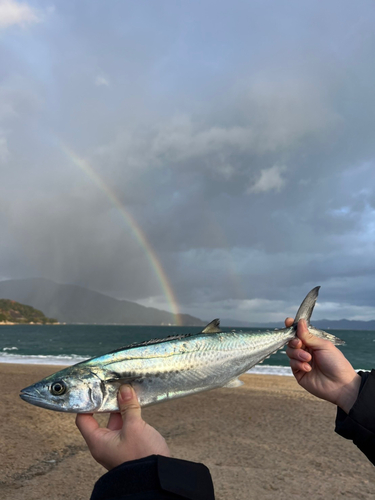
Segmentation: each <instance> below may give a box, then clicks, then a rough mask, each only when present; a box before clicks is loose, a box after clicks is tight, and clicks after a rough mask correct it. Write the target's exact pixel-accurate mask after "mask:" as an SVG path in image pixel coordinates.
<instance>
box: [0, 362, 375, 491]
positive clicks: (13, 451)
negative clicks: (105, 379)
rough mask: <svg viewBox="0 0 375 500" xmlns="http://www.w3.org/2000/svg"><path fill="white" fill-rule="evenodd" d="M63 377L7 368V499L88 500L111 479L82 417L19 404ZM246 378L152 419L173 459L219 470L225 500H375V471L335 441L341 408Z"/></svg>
mask: <svg viewBox="0 0 375 500" xmlns="http://www.w3.org/2000/svg"><path fill="white" fill-rule="evenodd" d="M58 369H59V367H53V366H43V365H16V364H14V365H11V364H0V384H1V387H0V390H1V404H0V421H1V433H0V498H2V499H7V500H21V499H22V500H23V499H25V498H27V499H28V500H39V499H41V498H43V499H46V500H63V499H66V498H74V499H76V500H81V499H82V500H84V499H85V500H86V499H89V498H90V494H91V491H92V488H93V485H94V483H95V481H96V480H97V479H98V478H99V477H100V476H101V475H102V474H103V473H104V472H105V470H104V469H103V468H102V467H101V466H100V465H98V464H97V463H96V462H95V461H94V460H93V459H92V457H91V455H90V454H89V452H88V450H87V448H86V445H85V443H84V441H83V439H82V437H81V435H80V434H79V432H78V430H77V429H76V427H75V423H74V415H70V414H62V413H56V412H52V411H48V410H43V409H41V408H37V407H34V406H31V405H29V404H27V403H25V402H23V401H22V400H21V399H20V398H19V397H18V394H19V391H20V389H22V388H23V387H26V386H27V385H30V384H32V383H34V382H36V381H37V380H40V379H41V378H43V377H45V376H46V375H48V374H50V373H53V372H54V371H57V370H58ZM241 378H242V380H243V381H244V382H245V385H243V386H242V387H240V388H236V389H219V390H215V391H211V392H208V393H202V394H198V395H196V396H192V397H189V398H185V399H180V400H175V401H172V402H169V403H166V404H161V405H158V406H154V407H151V408H146V409H144V411H143V417H144V419H145V420H147V421H148V422H149V423H150V424H151V425H153V426H154V427H156V428H157V429H158V430H159V431H160V432H161V433H162V434H163V435H164V436H165V438H166V439H167V442H168V444H169V446H170V448H171V451H172V454H173V456H175V457H178V458H183V459H186V460H193V461H196V462H204V463H205V464H206V465H207V466H208V467H209V468H210V470H211V474H212V477H213V480H214V484H215V492H216V499H217V500H224V499H225V500H228V499H233V500H252V499H257V500H258V499H259V500H263V499H282V500H283V499H302V498H306V497H307V498H309V500H314V499H322V498H324V499H338V498H345V499H346V500H347V499H353V500H354V499H355V500H358V499H370V498H374V497H375V474H374V468H373V466H372V464H371V463H370V462H368V460H367V459H366V458H365V456H364V455H362V454H361V452H360V451H359V450H358V449H357V448H356V447H355V446H354V445H353V444H352V443H351V442H349V441H346V440H345V439H343V438H341V437H339V436H338V435H336V434H335V433H334V419H335V407H334V406H333V405H330V404H329V403H326V402H325V401H320V400H318V399H316V398H313V397H312V396H310V395H308V394H307V393H306V392H304V391H303V390H302V389H301V388H300V387H299V386H298V385H297V383H296V382H295V380H294V379H293V378H292V377H278V376H265V375H244V376H243V377H241ZM100 419H101V421H102V422H105V421H106V419H107V417H106V416H101V417H100Z"/></svg>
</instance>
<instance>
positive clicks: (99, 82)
mask: <svg viewBox="0 0 375 500" xmlns="http://www.w3.org/2000/svg"><path fill="white" fill-rule="evenodd" d="M95 85H96V86H97V87H103V86H104V87H109V85H110V84H109V80H108V78H107V77H106V76H103V75H98V76H97V77H96V78H95Z"/></svg>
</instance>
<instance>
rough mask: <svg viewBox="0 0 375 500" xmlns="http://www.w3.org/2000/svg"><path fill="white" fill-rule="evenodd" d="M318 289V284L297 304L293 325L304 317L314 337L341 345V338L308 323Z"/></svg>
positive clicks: (342, 342)
mask: <svg viewBox="0 0 375 500" xmlns="http://www.w3.org/2000/svg"><path fill="white" fill-rule="evenodd" d="M319 289H320V286H316V287H315V288H313V289H312V290H311V291H310V292H309V293H308V294H307V295H306V297H305V299H304V300H303V302H302V304H301V305H300V306H299V309H298V311H297V314H296V317H295V318H294V325H293V326H295V327H296V326H297V323H298V321H299V320H300V319H304V320H305V321H306V323H307V327H308V329H309V331H310V333H312V335H315V336H316V337H319V338H321V339H325V340H329V341H330V342H332V343H333V344H334V345H343V344H345V342H344V341H343V340H341V339H339V338H338V337H335V336H334V335H331V334H330V333H327V332H324V331H323V330H319V329H318V328H315V327H314V326H311V325H310V318H311V315H312V312H313V310H314V307H315V303H316V299H317V298H318V295H319Z"/></svg>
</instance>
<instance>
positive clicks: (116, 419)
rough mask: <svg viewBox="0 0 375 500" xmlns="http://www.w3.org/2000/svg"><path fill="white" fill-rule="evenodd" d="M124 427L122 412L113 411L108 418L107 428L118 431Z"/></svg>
mask: <svg viewBox="0 0 375 500" xmlns="http://www.w3.org/2000/svg"><path fill="white" fill-rule="evenodd" d="M121 427H122V417H121V413H111V414H110V416H109V419H108V424H107V429H109V430H110V431H118V430H120V429H121Z"/></svg>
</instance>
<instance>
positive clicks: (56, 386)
mask: <svg viewBox="0 0 375 500" xmlns="http://www.w3.org/2000/svg"><path fill="white" fill-rule="evenodd" d="M50 391H51V394H53V395H54V396H62V395H63V394H64V393H65V391H66V385H65V383H64V382H63V381H62V380H59V381H58V382H54V383H53V384H52V385H51V389H50Z"/></svg>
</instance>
